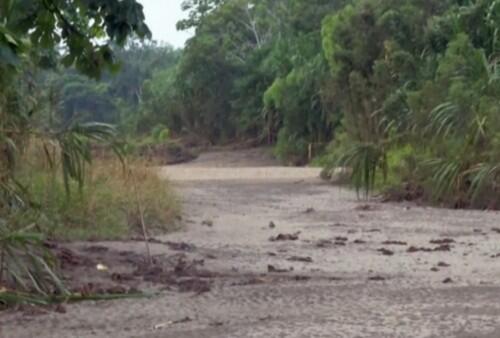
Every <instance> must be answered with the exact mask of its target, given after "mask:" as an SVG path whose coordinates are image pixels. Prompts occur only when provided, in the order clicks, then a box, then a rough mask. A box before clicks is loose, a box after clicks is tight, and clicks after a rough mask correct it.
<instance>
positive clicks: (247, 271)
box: [0, 150, 500, 338]
mask: <svg viewBox="0 0 500 338" xmlns="http://www.w3.org/2000/svg"><path fill="white" fill-rule="evenodd" d="M260 156H261V155H259V152H258V151H255V150H254V151H252V153H251V155H249V156H248V157H245V153H244V152H237V153H235V152H222V153H212V154H207V155H205V156H201V157H200V159H199V160H197V161H195V162H193V163H191V164H185V165H181V166H175V167H169V168H166V169H164V170H163V175H167V176H168V177H170V178H171V179H172V180H173V181H174V183H175V185H176V186H177V188H178V189H179V192H180V194H181V195H182V196H183V203H184V214H185V216H184V220H185V223H186V227H185V229H184V230H183V231H181V232H178V233H175V234H171V235H168V236H164V237H160V239H161V240H169V241H176V242H187V243H190V244H192V245H195V246H196V250H195V251H194V252H191V253H189V254H188V256H189V257H190V258H193V259H204V260H205V266H206V267H207V269H209V270H211V271H217V272H220V273H227V274H234V275H235V276H244V275H252V276H258V279H259V280H258V281H257V282H256V281H255V280H254V281H252V282H249V283H247V284H245V283H240V282H241V280H240V279H238V283H236V284H234V283H233V282H228V281H227V280H221V281H218V280H215V281H214V285H213V287H212V289H211V290H210V292H207V293H203V294H201V295H196V294H180V293H178V292H174V291H168V290H165V291H164V292H162V293H161V294H160V295H159V296H157V297H155V298H153V299H143V300H124V301H113V302H101V303H82V304H77V305H72V306H68V312H67V313H66V314H52V313H51V314H48V315H45V316H37V317H29V318H26V317H20V316H19V315H18V314H15V313H14V314H7V315H5V316H4V317H3V318H0V336H1V337H33V336H37V337H40V338H42V337H180V338H184V337H185V338H188V337H193V338H194V337H500V258H493V257H492V256H493V255H496V254H499V253H500V234H498V233H496V232H494V231H492V230H491V229H492V228H494V227H499V226H500V214H499V213H496V212H481V211H453V210H442V209H434V208H420V207H415V206H412V205H405V204H376V203H369V204H368V206H364V205H366V204H367V203H366V202H360V201H358V200H357V199H356V196H355V195H354V194H353V193H352V192H350V191H347V190H342V189H339V188H336V187H331V186H328V185H325V184H323V183H322V182H321V181H319V180H318V179H317V170H316V169H296V168H282V167H276V163H274V162H272V161H268V160H266V161H265V162H259V161H258V159H259V158H261V157H260ZM224 159H227V164H224ZM200 164H202V165H201V166H200ZM248 166H252V167H253V168H250V167H248ZM255 167H257V168H255ZM360 206H362V207H360ZM207 220H208V221H210V222H209V223H212V226H206V225H202V223H203V222H204V221H207ZM271 221H272V222H273V223H274V224H275V228H272V229H271V228H269V223H270V222H271ZM205 223H206V222H205ZM295 232H300V234H299V239H298V240H297V241H284V242H271V241H269V238H270V237H272V236H277V235H279V234H280V233H283V234H290V233H295ZM443 239H450V240H452V243H450V244H449V245H450V247H449V249H450V250H449V251H446V250H445V251H433V252H422V251H418V252H413V253H412V252H408V250H409V248H410V247H411V246H414V247H416V248H423V249H426V250H435V249H436V248H438V247H439V245H438V244H432V243H430V241H432V240H443ZM388 240H390V241H402V242H405V243H406V244H405V245H390V244H383V243H384V242H385V241H388ZM105 245H107V246H109V247H116V248H117V249H124V248H127V249H129V250H138V251H140V250H142V247H141V246H140V245H138V244H137V243H123V242H121V243H106V244H105ZM318 245H319V246H318ZM380 249H386V250H389V251H391V252H392V253H393V254H392V255H384V254H383V253H382V252H381V251H379V250H380ZM167 251H168V250H167V249H166V248H165V247H164V246H160V245H153V252H154V253H155V254H161V253H165V252H167ZM292 257H302V258H305V257H306V258H310V260H312V262H296V261H290V260H289V259H290V258H292ZM443 263H446V264H443ZM269 265H272V266H273V267H275V268H280V269H293V270H291V271H289V272H287V273H284V274H281V275H283V276H289V277H290V278H283V279H282V280H280V279H276V278H275V277H276V274H270V273H268V266H269ZM445 265H449V266H445ZM431 269H433V270H435V271H431ZM447 278H450V279H451V281H452V282H451V283H446V284H445V283H443V281H444V280H445V279H447ZM243 280H244V279H243ZM185 317H189V318H190V319H191V320H190V321H187V322H182V323H177V324H175V322H176V321H178V320H180V319H182V318H185ZM162 323H163V324H165V325H160V326H161V328H160V329H158V330H155V329H154V327H155V325H158V324H162Z"/></svg>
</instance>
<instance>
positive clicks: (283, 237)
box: [269, 231, 300, 242]
mask: <svg viewBox="0 0 500 338" xmlns="http://www.w3.org/2000/svg"><path fill="white" fill-rule="evenodd" d="M299 235H300V231H299V232H296V233H293V234H279V235H277V236H272V237H270V238H269V240H270V241H271V242H280V241H297V240H298V239H299Z"/></svg>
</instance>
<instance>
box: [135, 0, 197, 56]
mask: <svg viewBox="0 0 500 338" xmlns="http://www.w3.org/2000/svg"><path fill="white" fill-rule="evenodd" d="M182 1H183V0H139V2H140V3H141V4H142V5H143V6H144V14H145V16H146V23H147V25H148V26H149V29H150V30H151V32H153V40H156V41H159V42H168V43H169V44H171V45H172V46H174V47H177V48H182V47H184V43H185V42H186V40H187V39H189V38H190V37H192V36H193V32H186V31H178V30H177V29H176V28H175V25H176V24H177V21H179V20H182V19H184V18H185V17H187V13H184V12H183V11H182V10H181V3H182Z"/></svg>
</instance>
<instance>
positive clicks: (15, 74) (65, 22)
mask: <svg viewBox="0 0 500 338" xmlns="http://www.w3.org/2000/svg"><path fill="white" fill-rule="evenodd" d="M131 35H136V36H137V37H139V38H144V37H148V36H149V35H150V33H149V29H148V27H147V26H146V25H145V23H144V15H143V13H142V6H141V5H140V4H138V3H137V2H136V1H134V0H128V1H118V0H92V1H71V2H70V1H65V0H26V1H13V0H5V1H2V2H1V3H0V74H2V77H1V78H0V256H1V259H0V271H1V272H2V273H0V284H1V285H2V289H3V285H4V284H5V283H7V286H8V287H10V288H15V289H16V290H18V291H21V292H34V293H36V294H37V295H38V296H33V297H31V298H36V297H44V298H46V297H47V296H48V295H49V294H50V295H52V294H54V293H57V294H58V295H59V296H63V297H64V296H65V295H66V293H67V291H66V290H65V289H64V287H63V286H62V284H61V282H60V280H59V278H58V277H57V274H56V273H55V272H54V266H53V261H52V260H51V259H50V257H49V256H48V255H47V251H46V250H45V249H44V248H43V245H42V244H43V236H42V235H40V234H39V232H38V230H39V229H38V227H37V226H38V221H39V218H38V217H34V220H35V221H34V222H30V223H27V221H29V220H30V219H33V218H31V217H27V215H30V214H35V216H36V215H37V214H38V215H43V211H44V210H43V209H40V208H38V206H36V204H35V203H34V202H33V200H32V199H31V196H30V191H29V189H27V188H26V187H25V186H24V185H23V184H22V182H21V180H20V177H19V172H20V170H19V169H20V165H21V162H22V157H21V155H22V154H23V153H24V152H25V150H26V146H27V144H29V140H30V139H31V138H32V137H37V138H38V139H40V140H42V142H44V143H45V144H55V145H56V146H55V147H54V148H55V151H57V153H58V155H55V152H50V151H48V147H45V146H44V148H43V149H44V152H43V153H42V156H46V158H47V161H48V162H49V163H50V165H51V167H54V168H55V167H59V168H60V172H61V173H62V177H63V178H62V182H63V185H64V187H65V190H66V193H69V191H70V189H69V188H70V184H71V183H72V182H77V184H79V185H80V186H83V185H82V184H83V180H84V177H85V167H86V165H88V164H89V163H90V162H91V156H90V155H91V152H90V148H91V143H92V142H95V141H98V142H102V141H104V142H106V143H111V142H112V139H113V138H114V136H115V130H114V128H113V127H112V126H110V125H106V124H102V123H85V124H82V123H77V122H75V123H73V121H72V123H66V124H64V125H62V126H57V127H56V126H55V125H54V124H53V123H51V122H52V121H47V123H37V122H40V121H37V120H36V118H35V116H36V114H35V113H37V112H38V111H40V110H41V109H40V108H41V107H40V102H42V101H38V100H37V99H38V98H39V95H38V93H37V92H36V89H37V88H36V86H35V77H36V74H35V73H36V71H37V68H40V67H47V66H54V65H55V64H56V63H57V62H58V61H60V62H61V63H62V64H64V65H66V66H72V65H73V66H74V67H75V68H76V69H77V70H79V71H80V72H83V73H85V74H86V75H89V76H92V77H94V78H97V77H99V76H100V75H101V74H102V72H103V70H104V69H108V70H115V69H116V62H115V59H114V55H113V52H112V49H111V45H113V44H116V45H119V46H121V45H123V44H124V43H125V41H126V39H127V37H128V36H131ZM50 108H51V107H49V111H50V110H51V109H50ZM50 116H52V114H50V113H49V117H50ZM37 156H40V155H37ZM56 157H57V158H59V160H58V161H57V162H56V161H55V159H56ZM6 295H8V296H9V295H12V293H10V292H7V293H6V292H4V291H3V290H2V292H1V294H0V302H2V303H3V302H4V300H5V299H6V298H5V296H6ZM16 295H20V294H14V297H13V298H14V300H15V299H16V298H18V297H17V296H16ZM19 298H20V299H21V300H22V299H24V300H26V297H19ZM28 298H29V297H28ZM10 301H12V299H11V300H10Z"/></svg>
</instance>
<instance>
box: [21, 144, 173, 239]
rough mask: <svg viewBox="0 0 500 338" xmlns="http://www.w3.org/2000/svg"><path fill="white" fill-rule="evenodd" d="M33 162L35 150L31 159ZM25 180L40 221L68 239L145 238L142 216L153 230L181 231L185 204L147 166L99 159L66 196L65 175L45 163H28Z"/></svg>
mask: <svg viewBox="0 0 500 338" xmlns="http://www.w3.org/2000/svg"><path fill="white" fill-rule="evenodd" d="M29 156H30V158H31V159H35V158H37V157H36V156H35V157H33V152H31V155H29ZM22 181H23V183H24V184H26V185H27V187H28V191H30V193H31V195H32V198H33V201H34V202H35V203H36V204H37V205H38V206H39V208H40V210H41V211H42V213H43V217H41V218H40V220H39V221H38V223H39V224H40V226H41V228H42V230H43V231H44V232H46V233H47V234H48V235H49V236H52V237H54V238H57V239H63V240H110V239H123V238H128V237H131V236H136V235H142V230H141V212H142V215H143V217H144V222H145V224H146V226H147V228H148V230H149V231H150V232H153V233H155V232H156V233H158V232H168V231H173V230H175V229H177V227H178V222H177V216H178V215H179V208H180V207H179V206H180V204H179V203H178V201H177V198H176V196H175V194H174V192H173V189H172V188H171V186H170V185H169V182H168V181H166V180H163V179H160V178H159V177H158V176H157V175H156V173H155V172H153V169H151V168H148V167H147V166H146V165H145V164H144V163H143V162H140V161H133V162H131V163H128V164H127V165H126V166H124V165H123V164H122V163H121V162H120V161H119V160H117V159H115V160H114V159H105V160H102V159H101V160H96V161H94V163H93V164H92V166H91V167H89V168H88V173H87V175H86V182H85V184H84V186H83V187H82V188H81V189H80V188H79V187H78V186H77V184H76V183H75V184H72V185H71V194H70V195H69V196H68V195H67V194H66V191H65V188H64V183H63V180H62V178H61V175H59V173H58V172H57V170H54V169H53V168H51V166H50V165H49V164H48V163H46V161H44V160H40V156H39V157H38V159H37V160H32V161H30V162H29V165H25V168H24V170H23V175H22Z"/></svg>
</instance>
